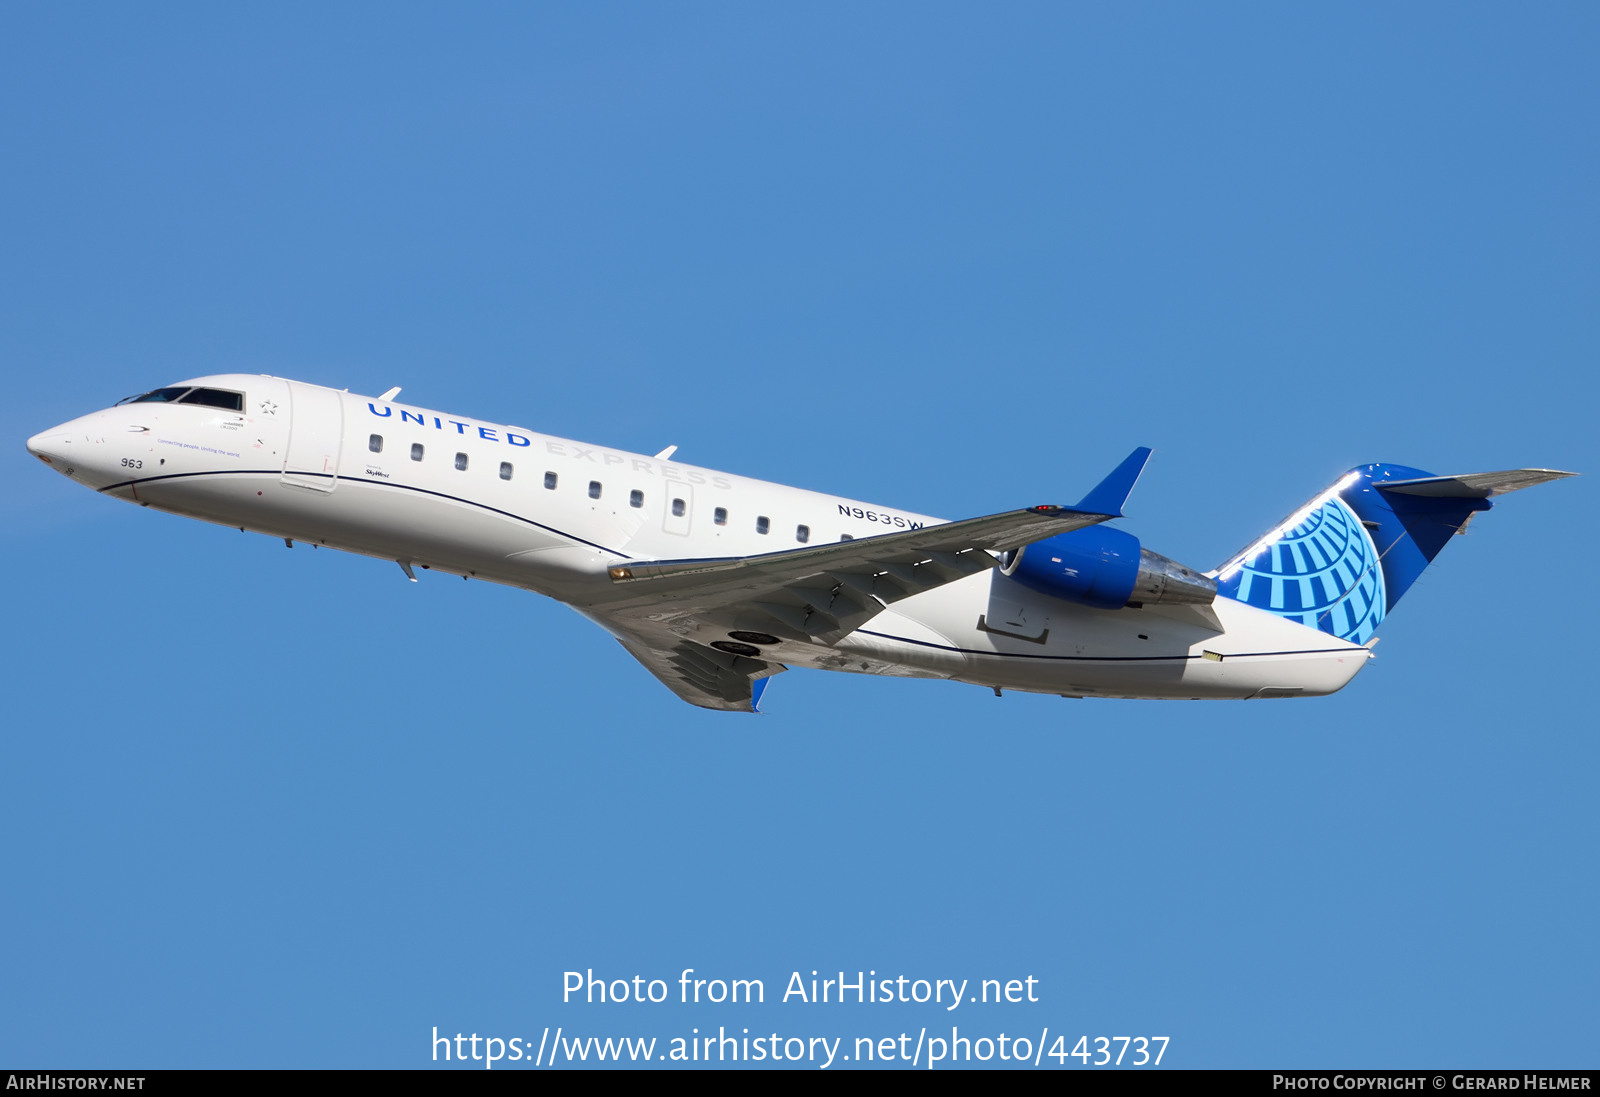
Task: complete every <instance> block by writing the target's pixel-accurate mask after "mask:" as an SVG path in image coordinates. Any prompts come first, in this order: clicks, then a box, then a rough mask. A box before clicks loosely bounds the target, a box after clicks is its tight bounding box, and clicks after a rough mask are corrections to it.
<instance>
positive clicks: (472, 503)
mask: <svg viewBox="0 0 1600 1097" xmlns="http://www.w3.org/2000/svg"><path fill="white" fill-rule="evenodd" d="M282 474H283V470H282V469H225V470H222V471H216V472H171V473H167V474H166V475H164V476H145V477H141V478H140V479H137V480H124V481H122V482H121V483H120V484H110V485H107V486H106V487H103V488H101V489H100V491H101V492H107V491H115V490H117V489H118V488H126V487H133V488H137V487H138V486H139V485H140V484H150V483H154V482H155V481H157V480H184V479H189V478H192V477H196V476H281V475H282ZM295 475H296V476H302V475H303V476H331V474H330V473H326V472H308V473H298V472H297V473H295ZM331 478H332V479H335V480H344V481H346V482H347V483H351V484H365V485H366V486H368V487H373V488H390V489H391V490H394V491H414V492H416V493H417V494H418V495H432V496H434V497H435V498H438V499H449V500H451V501H452V502H456V503H465V504H466V505H467V506H469V507H477V508H478V509H479V510H486V511H489V512H490V513H491V514H498V515H501V516H503V517H506V518H510V519H512V520H513V521H517V522H523V523H525V524H527V525H530V526H533V527H534V528H536V529H542V530H544V531H545V532H546V533H553V534H555V535H556V536H557V537H565V538H566V539H567V540H569V541H576V542H577V543H578V544H580V545H588V546H589V547H590V548H592V549H599V550H600V551H601V552H609V553H610V554H611V555H613V556H616V557H618V558H620V559H623V560H632V559H633V557H631V556H629V555H628V554H627V553H625V552H618V551H617V550H616V549H614V548H607V547H606V546H605V545H599V544H596V543H595V542H593V541H589V540H585V539H584V538H582V537H579V536H577V535H576V534H572V533H568V532H566V531H565V530H560V529H556V528H555V527H554V526H547V525H545V524H544V523H543V522H535V521H534V520H533V519H532V518H525V517H523V516H522V515H520V514H513V513H512V512H511V511H509V510H501V509H500V508H499V507H491V506H490V505H489V504H487V503H480V502H477V501H476V500H473V499H463V498H462V497H461V496H459V495H450V494H448V493H447V492H443V491H431V490H429V489H428V488H418V487H412V486H411V485H410V484H386V483H381V482H379V481H376V480H366V479H363V478H361V477H357V476H332V477H331Z"/></svg>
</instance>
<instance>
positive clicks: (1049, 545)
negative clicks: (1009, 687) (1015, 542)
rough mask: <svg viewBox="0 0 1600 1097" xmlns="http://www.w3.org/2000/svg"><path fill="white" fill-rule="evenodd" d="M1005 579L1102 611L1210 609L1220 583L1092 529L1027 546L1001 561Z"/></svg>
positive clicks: (1131, 540)
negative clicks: (1149, 606)
mask: <svg viewBox="0 0 1600 1097" xmlns="http://www.w3.org/2000/svg"><path fill="white" fill-rule="evenodd" d="M1000 571H1001V574H1002V575H1006V576H1009V577H1010V578H1012V579H1015V580H1016V581H1017V582H1019V583H1021V584H1022V585H1023V586H1025V587H1028V588H1029V589H1030V590H1036V591H1038V592H1039V593H1041V594H1049V595H1052V596H1053V597H1056V598H1065V599H1066V600H1067V601H1069V602H1079V603H1081V604H1083V605H1086V606H1094V607H1095V608H1097V609H1121V608H1122V607H1123V606H1142V605H1146V604H1154V605H1191V606H1195V605H1199V606H1206V605H1210V604H1211V602H1212V601H1213V600H1214V599H1215V598H1216V596H1217V581H1216V580H1215V579H1210V578H1207V577H1206V576H1204V575H1201V574H1200V573H1199V572H1198V571H1195V570H1194V569H1193V568H1187V567H1184V566H1183V565H1182V564H1180V563H1178V562H1177V561H1176V560H1170V559H1168V558H1167V557H1165V556H1162V555H1161V554H1160V553H1158V552H1151V551H1150V550H1149V549H1146V548H1140V547H1139V539H1138V538H1137V537H1135V536H1133V534H1131V533H1125V532H1124V531H1122V530H1120V529H1109V528H1107V527H1106V526H1089V527H1087V528H1085V529H1075V530H1073V531H1072V532H1071V533H1060V534H1057V535H1056V536H1054V537H1051V538H1048V539H1047V540H1044V541H1036V542H1035V543H1033V544H1031V545H1024V546H1023V547H1022V548H1020V549H1016V550H1014V551H1012V552H1008V553H1006V554H1005V556H1003V557H1001V569H1000Z"/></svg>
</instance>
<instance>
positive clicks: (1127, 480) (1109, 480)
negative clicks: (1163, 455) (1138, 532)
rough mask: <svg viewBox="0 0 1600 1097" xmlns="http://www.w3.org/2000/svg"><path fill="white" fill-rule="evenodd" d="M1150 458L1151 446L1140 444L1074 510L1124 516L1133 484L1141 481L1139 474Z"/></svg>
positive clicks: (1113, 516)
mask: <svg viewBox="0 0 1600 1097" xmlns="http://www.w3.org/2000/svg"><path fill="white" fill-rule="evenodd" d="M1149 460H1150V447H1149V446H1140V447H1139V448H1138V449H1136V450H1134V451H1133V452H1132V453H1130V454H1128V456H1127V457H1125V458H1123V461H1122V464H1120V465H1118V466H1117V467H1116V468H1114V469H1112V470H1111V475H1110V476H1107V477H1106V478H1105V479H1104V480H1102V481H1100V482H1099V483H1098V484H1096V485H1095V486H1094V489H1093V490H1092V491H1090V492H1089V494H1088V495H1085V496H1084V497H1083V499H1082V500H1081V501H1080V502H1079V503H1078V505H1077V506H1075V507H1073V508H1072V509H1073V510H1077V511H1081V512H1083V513H1084V514H1105V515H1109V516H1110V517H1112V518H1121V517H1122V508H1123V506H1125V505H1126V504H1127V502H1128V496H1129V495H1131V494H1132V493H1133V485H1135V484H1137V483H1138V482H1139V474H1140V473H1142V472H1143V471H1144V466H1145V463H1146V462H1147V461H1149Z"/></svg>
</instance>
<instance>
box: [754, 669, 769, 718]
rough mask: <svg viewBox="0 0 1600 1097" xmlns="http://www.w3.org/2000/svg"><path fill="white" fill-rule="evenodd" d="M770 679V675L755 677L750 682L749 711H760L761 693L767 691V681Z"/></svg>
mask: <svg viewBox="0 0 1600 1097" xmlns="http://www.w3.org/2000/svg"><path fill="white" fill-rule="evenodd" d="M770 681H772V679H771V678H770V677H767V678H757V679H756V680H755V681H753V682H751V683H750V711H751V712H755V713H760V712H761V695H762V694H763V693H765V692H767V683H768V682H770Z"/></svg>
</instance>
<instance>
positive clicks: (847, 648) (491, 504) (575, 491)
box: [29, 374, 1368, 698]
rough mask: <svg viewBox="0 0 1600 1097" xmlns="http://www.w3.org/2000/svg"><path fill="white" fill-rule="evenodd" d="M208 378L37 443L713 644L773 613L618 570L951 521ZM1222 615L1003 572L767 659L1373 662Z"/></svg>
mask: <svg viewBox="0 0 1600 1097" xmlns="http://www.w3.org/2000/svg"><path fill="white" fill-rule="evenodd" d="M185 384H191V385H213V386H216V387H218V388H225V389H231V390H239V391H243V393H244V405H243V409H242V410H241V411H232V410H225V409H219V408H215V407H206V406H194V405H185V404H171V403H134V404H123V405H119V406H117V407H114V408H108V409H106V410H104V411H98V412H94V413H92V414H90V415H87V416H84V417H82V418H80V419H75V420H73V421H71V422H69V423H64V424H62V425H61V426H59V427H56V428H54V429H53V430H50V431H46V432H43V433H41V434H39V435H37V436H36V437H34V438H33V439H32V440H30V442H29V448H30V449H31V450H33V451H34V452H35V453H36V454H38V455H39V456H40V457H41V458H43V459H46V460H48V461H49V462H50V464H51V465H52V467H54V468H56V469H58V470H59V471H62V472H64V473H65V474H67V475H68V476H70V477H72V478H73V479H76V480H78V481H80V482H81V483H84V484H86V485H87V486H89V487H91V488H94V489H95V490H97V491H101V492H104V493H106V494H110V495H115V496H117V497H119V498H123V499H128V500H130V501H133V502H137V503H139V504H141V505H144V506H153V507H157V508H159V509H161V510H167V511H172V512H174V513H177V514H183V515H187V516H189V517H193V518H200V519H203V520H205V521H209V522H216V523H220V524H223V525H228V526H235V527H239V528H241V529H245V530H252V531H258V532H261V533H266V534H270V535H272V536H274V537H283V538H287V539H290V540H292V541H300V542H307V543H314V544H318V545H325V546H328V547H330V548H338V549H344V550H346V551H349V552H356V553H362V554H365V555H368V556H374V557H379V558H382V559H385V560H393V561H398V562H399V563H401V564H402V565H405V566H406V567H408V568H410V567H417V568H431V569H433V570H437V571H443V572H448V573H452V574H458V575H466V576H470V577H473V578H478V579H486V580H489V581H491V582H496V583H504V584H507V585H510V586H517V587H522V588H525V589H527V590H532V591H536V592H538V593H540V594H545V595H548V596H550V597H552V598H556V599H559V600H560V601H562V602H566V603H568V604H570V605H572V606H573V607H574V608H576V609H578V610H579V611H580V612H582V613H583V614H585V615H586V616H588V617H590V618H591V619H593V620H594V621H596V622H597V623H599V624H600V625H602V626H603V627H605V628H607V629H609V630H611V631H613V632H615V633H617V634H619V635H629V636H633V637H635V638H640V637H643V638H646V639H647V640H648V639H650V638H652V637H659V638H660V639H661V640H663V641H670V642H673V643H677V642H682V641H684V640H688V641H691V642H694V643H702V644H709V643H711V642H713V641H716V640H721V639H724V638H725V637H726V636H727V635H728V633H729V631H730V630H734V629H740V628H749V627H751V626H750V625H749V624H747V623H741V622H740V621H738V620H734V619H727V618H716V617H715V616H714V615H713V617H710V618H708V617H706V616H704V615H696V614H692V613H686V612H681V611H676V610H674V609H673V608H672V606H671V605H670V604H662V605H658V606H653V607H650V606H646V607H640V606H638V605H636V604H631V602H632V601H636V600H630V599H628V598H625V597H623V596H621V595H620V594H619V592H618V590H617V589H616V587H615V586H614V585H613V583H612V582H611V581H610V580H609V579H608V577H607V572H606V569H607V568H608V567H610V566H614V565H617V564H621V563H625V562H627V561H630V560H632V561H638V560H661V559H671V560H682V559H693V558H710V557H735V556H755V555H760V554H764V553H773V552H779V551H783V550H787V549H793V548H797V547H800V546H801V545H802V544H813V545H815V544H822V543H827V542H833V541H838V540H841V539H843V538H847V537H849V538H863V537H869V536H873V535H877V534H883V533H893V532H896V531H899V530H904V529H909V528H917V527H921V526H934V525H938V524H940V523H941V522H942V521H943V520H942V519H938V518H933V517H929V516H927V515H920V514H913V513H910V512H907V511H903V510H899V509H896V508H892V507H884V506H878V505H874V504H868V503H863V502H860V501H859V500H854V499H846V498H842V497H838V496H833V495H826V494H822V493H819V492H812V491H804V490H801V489H798V488H791V487H785V486H783V485H780V484H773V483H767V482H764V481H760V480H751V479H747V478H744V477H740V476H734V475H732V474H729V473H724V472H716V471H713V470H710V469H702V468H697V467H695V466H692V465H686V464H683V463H681V462H677V461H672V460H661V459H657V458H653V457H646V456H642V455H640V454H634V453H624V452H621V451H618V450H613V449H609V448H606V447H604V446H596V445H591V444H587V443H579V442H573V441H569V440H567V439H562V438H554V437H549V436H546V435H543V434H538V433H536V432H534V431H531V430H526V429H524V428H521V427H513V426H507V425H505V424H502V423H489V422H485V421H482V420H477V419H469V418H465V417H462V416H449V415H445V414H443V413H441V412H435V411H430V410H427V409H423V408H416V407H412V406H410V405H407V404H403V403H396V402H390V401H384V400H381V399H376V398H369V397H365V396H357V395H352V394H350V393H346V392H337V391H335V390H332V389H326V388H322V387H320V386H315V385H307V384H303V383H301V382H295V381H288V380H284V379H281V378H276V377H267V376H247V375H235V374H229V375H220V376H213V377H205V378H197V379H195V380H193V381H190V382H185ZM624 603H630V604H627V605H625V604H624ZM1211 608H1212V610H1213V611H1214V614H1215V616H1214V617H1213V618H1212V623H1211V624H1207V623H1206V622H1205V621H1204V620H1202V619H1201V618H1200V617H1197V616H1196V615H1194V614H1192V613H1189V612H1186V611H1185V610H1184V609H1183V607H1176V608H1173V609H1165V608H1161V607H1152V608H1145V609H1135V608H1124V609H1114V610H1100V609H1092V608H1088V607H1086V606H1083V605H1079V604H1077V603H1074V602H1071V601H1067V600H1064V599H1061V598H1055V597H1051V596H1048V595H1045V594H1040V593H1036V592H1034V591H1032V590H1030V589H1028V588H1026V587H1024V586H1022V585H1020V584H1018V583H1015V582H1013V581H1012V580H1010V579H1008V578H1006V577H1005V576H1004V575H1002V574H1000V573H999V572H998V571H986V572H981V573H979V574H976V575H970V576H968V577H966V578H964V579H959V580H956V581H955V582H951V583H949V584H947V585H945V586H942V587H938V588H936V589H933V590H930V591H927V592H925V593H922V594H918V595H915V596H913V597H909V598H905V599H904V600H902V601H898V602H895V603H894V604H893V605H891V606H890V607H889V608H887V609H884V610H883V611H882V612H880V613H878V614H877V616H875V617H872V618H871V620H869V621H868V622H867V623H866V625H865V626H864V627H862V628H860V629H858V630H857V631H855V632H853V633H851V634H849V635H847V636H845V637H844V638H843V639H840V640H838V641H836V642H833V643H823V642H821V641H815V640H814V641H810V642H807V641H804V640H801V639H795V638H785V639H783V640H782V641H781V642H780V643H779V644H777V645H775V646H774V647H772V648H771V649H769V650H767V651H764V652H763V656H764V657H766V656H770V657H771V658H772V659H775V660H778V661H781V662H783V663H786V664H789V665H791V666H808V667H816V668H822V669H829V670H848V671H855V672H863V673H871V674H889V675H899V676H909V677H931V678H952V679H958V680H961V681H965V682H973V683H979V684H982V685H986V686H992V687H997V688H1009V689H1018V690H1028V691H1035V692H1045V693H1056V694H1063V695H1068V696H1085V695H1087V696H1113V697H1172V698H1215V697H1234V698H1242V697H1255V696H1293V695H1310V694H1325V693H1331V692H1333V691H1334V690H1337V689H1339V688H1340V687H1342V686H1344V685H1345V684H1346V683H1347V682H1349V681H1350V679H1351V678H1352V677H1354V676H1355V674H1356V672H1357V671H1358V670H1360V669H1361V667H1362V666H1363V665H1365V663H1366V660H1367V658H1368V651H1367V649H1366V648H1363V647H1359V646H1357V645H1354V644H1349V643H1346V642H1344V641H1342V640H1339V639H1336V638H1334V637H1331V636H1328V635H1326V634H1324V633H1321V632H1318V631H1316V630H1314V629H1310V628H1307V627H1305V626H1303V625H1299V624H1296V623H1294V622H1291V621H1287V620H1285V619H1283V618H1280V617H1278V616H1275V615H1273V614H1269V613H1266V612H1263V611H1261V610H1258V609H1255V608H1254V607H1251V606H1248V605H1245V604H1243V603H1240V602H1236V601H1232V600H1231V599H1228V598H1218V599H1217V600H1216V603H1215V604H1214V606H1213V607H1211ZM1218 626H1220V629H1221V631H1218Z"/></svg>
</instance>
